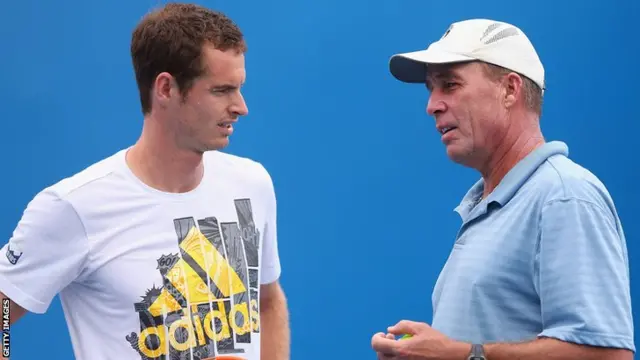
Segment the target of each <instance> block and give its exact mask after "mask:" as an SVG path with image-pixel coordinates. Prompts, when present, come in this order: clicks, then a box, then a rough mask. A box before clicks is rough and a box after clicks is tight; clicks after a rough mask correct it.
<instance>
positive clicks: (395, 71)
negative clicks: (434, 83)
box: [389, 47, 475, 83]
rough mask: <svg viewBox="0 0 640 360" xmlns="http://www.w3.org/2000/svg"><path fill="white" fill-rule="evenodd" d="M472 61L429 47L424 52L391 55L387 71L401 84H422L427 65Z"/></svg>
mask: <svg viewBox="0 0 640 360" xmlns="http://www.w3.org/2000/svg"><path fill="white" fill-rule="evenodd" d="M473 60H475V59H474V58H472V57H469V56H465V55H460V54H454V53H451V52H447V51H443V50H439V49H436V48H433V47H430V48H429V49H426V50H420V51H413V52H408V53H402V54H395V55H393V56H392V57H391V59H390V60H389V70H390V71H391V74H392V75H393V76H394V77H395V78H396V79H398V80H400V81H402V82H406V83H424V82H425V80H426V77H427V65H429V64H452V63H459V62H467V61H473Z"/></svg>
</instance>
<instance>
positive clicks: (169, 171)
mask: <svg viewBox="0 0 640 360" xmlns="http://www.w3.org/2000/svg"><path fill="white" fill-rule="evenodd" d="M126 161H127V165H128V166H129V168H130V169H131V171H132V172H133V174H134V175H135V176H137V177H138V178H139V179H140V181H142V182H143V183H145V184H146V185H148V186H150V187H152V188H155V189H157V190H160V191H165V192H171V193H182V192H188V191H191V190H193V189H195V188H196V187H197V186H198V184H199V183H200V181H201V180H202V176H203V174H204V167H203V165H202V153H198V152H195V151H193V150H187V149H182V148H180V147H179V146H178V144H176V139H175V136H172V135H171V133H170V132H169V131H166V130H165V129H162V127H161V126H158V122H157V121H155V120H154V119H151V118H150V117H149V118H148V117H145V120H144V125H143V129H142V134H141V135H140V138H139V139H138V141H137V142H136V143H135V144H134V145H133V146H132V147H131V149H129V151H128V152H127V156H126Z"/></svg>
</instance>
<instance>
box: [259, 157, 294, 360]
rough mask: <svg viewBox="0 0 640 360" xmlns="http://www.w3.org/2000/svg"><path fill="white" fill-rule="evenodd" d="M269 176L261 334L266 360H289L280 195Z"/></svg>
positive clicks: (263, 248)
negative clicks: (278, 195)
mask: <svg viewBox="0 0 640 360" xmlns="http://www.w3.org/2000/svg"><path fill="white" fill-rule="evenodd" d="M263 174H264V175H265V182H264V184H265V188H264V190H265V191H264V195H265V198H264V200H265V205H266V207H265V219H266V223H265V227H264V238H263V240H264V242H263V244H262V259H261V264H260V268H261V276H260V281H261V284H260V334H261V339H260V343H261V346H260V347H261V353H262V356H261V357H260V358H261V359H263V360H289V357H290V355H289V351H290V350H289V348H290V342H291V341H290V334H289V311H288V308H287V300H286V298H285V295H284V291H282V287H281V286H280V282H279V279H280V275H281V271H282V269H281V265H280V254H279V251H278V224H277V218H278V216H277V213H278V210H277V203H276V194H275V190H274V186H273V181H272V180H271V176H270V175H269V173H268V172H267V171H266V169H264V168H263Z"/></svg>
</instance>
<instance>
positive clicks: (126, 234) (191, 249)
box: [0, 4, 289, 360]
mask: <svg viewBox="0 0 640 360" xmlns="http://www.w3.org/2000/svg"><path fill="white" fill-rule="evenodd" d="M245 50H246V45H245V41H244V39H243V35H242V33H241V31H240V30H239V29H238V27H237V26H236V25H235V24H234V23H233V22H232V21H231V20H230V19H228V18H227V17H226V16H225V15H223V14H221V13H217V12H213V11H211V10H208V9H205V8H202V7H198V6H195V5H185V4H171V5H167V6H165V7H164V8H161V9H159V10H157V11H155V12H152V13H150V14H148V15H147V16H146V17H145V18H144V19H143V20H142V21H141V22H140V24H139V25H138V26H137V28H136V29H135V31H134V32H133V37H132V43H131V55H132V59H133V65H134V68H135V74H136V79H137V83H138V86H139V90H140V100H141V103H142V112H143V114H144V124H143V129H142V134H141V136H140V138H139V140H138V141H137V143H136V144H134V145H133V146H131V147H130V148H127V149H123V150H121V151H119V152H117V153H116V154H114V155H112V156H110V157H109V158H106V159H104V160H102V161H100V162H98V163H96V164H93V165H92V166H90V167H88V168H87V169H85V170H84V171H82V172H80V173H78V174H75V175H74V176H72V177H69V178H67V179H64V180H62V181H60V182H58V183H57V184H55V185H53V186H51V187H49V188H46V189H44V190H43V191H41V192H40V193H39V194H37V196H35V198H34V199H33V200H32V201H31V202H30V203H29V205H28V207H27V209H26V211H25V212H24V214H23V217H22V219H21V220H20V222H19V224H18V225H17V228H16V229H15V232H14V234H13V236H12V237H11V239H10V240H9V242H8V244H6V245H5V246H4V249H3V251H4V253H5V254H6V256H2V258H1V259H0V292H2V293H3V294H4V295H3V297H6V298H9V299H11V306H12V307H11V312H12V314H11V315H12V320H13V321H15V320H17V319H18V318H19V317H21V316H22V315H23V314H24V313H25V312H27V311H29V312H33V313H44V312H45V311H46V310H47V308H48V307H49V305H50V303H51V300H52V298H53V297H54V296H55V295H56V294H60V298H61V300H62V306H63V309H64V312H65V317H66V319H67V322H68V326H69V329H70V334H71V340H72V343H73V348H74V352H75V358H77V359H83V360H85V359H86V360H101V359H123V360H124V359H130V360H135V359H191V360H196V359H198V360H202V359H215V358H217V357H219V356H221V355H225V357H224V359H245V360H259V359H273V360H288V358H289V329H288V320H287V319H288V314H287V305H286V301H285V296H284V294H283V291H282V289H281V287H280V285H279V283H278V279H279V276H280V270H281V269H280V261H279V255H278V247H277V235H276V234H277V232H276V231H277V230H276V198H275V194H274V187H273V184H272V180H271V178H270V175H269V173H268V172H267V171H266V170H265V168H263V166H262V165H260V164H259V163H257V162H254V161H251V160H249V159H245V158H240V157H236V156H232V155H228V154H224V153H222V152H219V151H217V150H220V149H222V148H224V147H225V146H226V145H227V144H228V142H229V137H230V136H231V134H232V132H233V125H234V124H235V123H236V121H237V120H238V117H240V116H242V115H246V114H247V106H246V104H245V102H244V99H243V97H242V95H241V92H240V89H241V87H242V85H243V83H244V81H245V64H244V53H245Z"/></svg>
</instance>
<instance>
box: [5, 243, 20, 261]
mask: <svg viewBox="0 0 640 360" xmlns="http://www.w3.org/2000/svg"><path fill="white" fill-rule="evenodd" d="M21 256H22V250H21V249H20V247H19V246H17V245H16V244H11V243H9V245H8V246H7V259H9V262H10V263H12V264H13V265H15V264H16V263H17V262H18V260H20V257H21Z"/></svg>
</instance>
